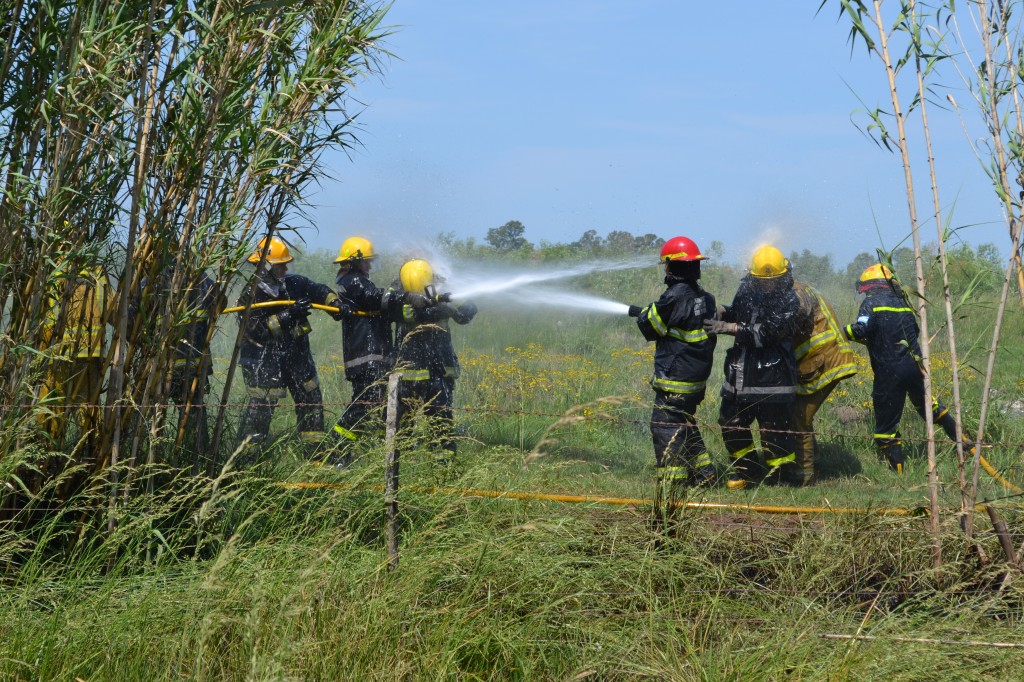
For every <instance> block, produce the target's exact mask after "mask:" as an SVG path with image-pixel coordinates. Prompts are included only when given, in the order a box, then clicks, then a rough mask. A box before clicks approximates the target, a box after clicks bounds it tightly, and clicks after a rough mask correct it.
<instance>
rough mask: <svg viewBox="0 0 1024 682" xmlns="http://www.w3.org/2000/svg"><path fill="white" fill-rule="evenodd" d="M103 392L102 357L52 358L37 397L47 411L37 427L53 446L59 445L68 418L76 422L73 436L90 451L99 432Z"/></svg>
mask: <svg viewBox="0 0 1024 682" xmlns="http://www.w3.org/2000/svg"><path fill="white" fill-rule="evenodd" d="M102 392H103V358H98V357H97V358H67V359H61V358H55V359H53V360H52V361H51V362H50V366H49V369H48V370H47V372H46V377H45V378H44V380H43V385H42V386H41V387H40V389H39V398H40V401H45V402H46V403H47V404H48V406H49V408H50V410H51V412H52V413H51V414H49V415H46V416H43V417H40V423H39V427H40V429H41V430H42V431H43V432H44V433H45V434H46V435H47V436H48V437H49V438H50V440H51V441H52V443H53V444H54V446H55V447H57V448H58V449H60V448H61V447H62V446H63V443H64V438H65V436H66V434H67V431H68V425H69V424H70V423H71V420H72V418H74V419H75V423H76V424H77V426H78V433H77V434H76V438H78V439H79V441H80V442H81V443H82V444H83V445H84V446H85V447H86V450H87V451H91V449H92V443H93V442H94V441H95V439H96V436H97V435H98V433H99V428H100V419H101V416H102V410H101V407H100V404H99V402H100V395H101V394H102Z"/></svg>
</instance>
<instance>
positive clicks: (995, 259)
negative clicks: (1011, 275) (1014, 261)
mask: <svg viewBox="0 0 1024 682" xmlns="http://www.w3.org/2000/svg"><path fill="white" fill-rule="evenodd" d="M978 258H980V259H981V260H983V261H985V262H986V263H989V264H991V265H993V266H995V267H997V268H1000V269H1001V268H1002V267H1003V257H1002V256H1001V255H1000V254H999V247H998V246H996V245H995V244H992V243H989V242H986V243H984V244H979V245H978Z"/></svg>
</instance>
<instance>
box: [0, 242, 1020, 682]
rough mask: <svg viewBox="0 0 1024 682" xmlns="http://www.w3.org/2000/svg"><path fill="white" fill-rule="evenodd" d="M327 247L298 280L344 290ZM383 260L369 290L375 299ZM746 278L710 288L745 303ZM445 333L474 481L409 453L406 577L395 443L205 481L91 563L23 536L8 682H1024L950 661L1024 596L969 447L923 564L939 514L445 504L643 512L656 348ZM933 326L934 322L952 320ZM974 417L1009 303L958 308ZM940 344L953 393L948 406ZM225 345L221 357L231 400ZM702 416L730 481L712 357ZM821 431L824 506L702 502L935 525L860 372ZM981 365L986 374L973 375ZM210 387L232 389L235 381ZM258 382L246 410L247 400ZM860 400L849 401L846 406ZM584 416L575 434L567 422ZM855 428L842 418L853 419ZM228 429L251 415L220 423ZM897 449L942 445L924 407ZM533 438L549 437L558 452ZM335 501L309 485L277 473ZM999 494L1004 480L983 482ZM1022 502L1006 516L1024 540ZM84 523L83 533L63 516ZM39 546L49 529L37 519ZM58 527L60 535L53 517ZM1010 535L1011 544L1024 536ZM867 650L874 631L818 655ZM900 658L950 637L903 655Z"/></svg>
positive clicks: (719, 274)
mask: <svg viewBox="0 0 1024 682" xmlns="http://www.w3.org/2000/svg"><path fill="white" fill-rule="evenodd" d="M329 260H330V259H329V258H327V257H326V255H325V254H314V255H311V256H309V257H308V258H307V259H306V261H305V262H303V261H302V260H300V261H299V262H298V263H297V264H296V267H295V269H294V271H296V272H300V273H303V274H308V275H310V276H312V277H315V278H317V279H320V280H321V281H325V282H328V283H330V282H331V281H332V280H333V276H332V274H333V273H332V271H331V270H330V267H331V266H330V264H329V262H328V261H329ZM387 268H388V266H387V265H385V266H384V267H382V271H383V272H382V273H376V272H375V273H374V278H375V280H376V281H377V282H378V283H379V284H385V283H386V282H387V281H388V280H389V279H390V276H391V272H390V271H389V270H388V269H387ZM737 277H738V276H737V273H736V272H735V270H734V269H732V268H728V267H720V268H718V269H714V268H712V269H710V270H709V271H708V272H707V273H706V277H705V284H706V285H707V287H708V288H709V289H710V290H711V291H712V292H713V293H714V294H715V295H716V296H717V297H718V298H719V299H720V301H723V302H728V301H729V300H730V299H731V295H732V292H733V291H734V290H735V287H736V283H737ZM660 278H661V275H660V273H659V271H658V270H657V269H656V268H655V267H654V266H651V267H650V268H646V269H640V270H631V271H622V272H616V273H611V274H599V275H598V274H595V275H589V276H586V277H582V278H579V279H578V280H575V281H573V282H572V283H571V286H572V287H574V288H575V289H578V290H582V291H588V292H590V293H593V294H596V295H600V296H604V297H608V298H611V299H614V300H617V301H622V302H626V303H638V304H646V303H649V302H650V301H652V300H655V299H656V298H657V296H658V295H659V293H660V291H661V289H662V285H661V282H660ZM820 284H821V288H822V290H823V291H824V292H825V294H826V296H827V297H828V298H829V299H830V300H831V301H832V303H833V304H834V305H835V307H836V310H837V312H838V314H839V316H840V318H841V319H842V320H843V321H849V320H851V319H852V317H853V315H854V313H855V311H856V306H857V303H858V301H857V299H856V297H855V294H854V292H853V288H852V286H851V283H850V282H849V281H847V279H845V278H843V277H838V276H837V277H836V278H834V280H831V281H827V282H821V283H820ZM479 304H480V313H479V315H478V316H477V318H476V319H475V320H474V321H473V322H472V323H471V324H470V325H468V326H466V327H456V328H455V330H454V338H455V340H456V345H457V350H458V351H459V355H460V358H461V360H462V364H463V375H462V378H461V379H460V381H459V386H458V392H457V402H458V411H457V417H458V421H459V424H460V428H461V432H462V433H463V438H462V441H461V443H460V450H459V458H458V461H457V464H456V465H455V466H454V467H451V468H449V469H439V468H438V467H436V466H435V465H434V464H433V463H432V462H431V459H430V457H429V453H427V452H426V451H425V450H423V449H422V448H417V447H415V446H414V445H413V444H408V443H406V444H404V445H405V447H404V448H403V450H402V484H403V486H404V489H403V491H402V492H401V494H400V496H399V503H400V509H401V512H402V544H401V548H400V564H399V568H398V570H397V571H396V572H393V573H392V572H389V571H388V570H387V566H386V560H385V552H384V537H383V532H384V505H383V498H382V493H381V492H379V491H377V490H374V489H372V488H370V487H369V486H372V485H378V484H380V483H382V482H383V476H384V475H383V463H382V459H383V454H382V453H383V448H382V445H381V444H380V443H374V444H371V445H370V446H368V447H367V448H366V449H365V451H364V452H363V456H362V457H361V458H360V459H359V460H358V461H357V462H356V464H355V465H354V466H353V467H352V468H350V469H348V470H345V471H336V470H334V469H330V468H326V467H316V466H313V465H311V464H309V463H308V462H305V461H304V460H303V459H302V457H301V456H300V454H299V451H298V449H297V448H295V447H294V446H293V442H292V440H291V438H290V429H291V428H292V426H293V424H294V416H293V415H292V414H291V413H290V407H288V406H285V407H283V408H282V409H279V411H278V414H277V416H276V418H275V429H276V434H277V435H279V436H280V439H279V440H278V441H277V444H276V445H275V446H274V448H272V450H271V451H270V452H269V453H268V454H267V458H268V462H267V464H266V465H265V466H264V467H262V468H261V469H259V470H258V471H257V472H256V473H255V474H238V473H237V472H232V471H228V472H226V473H225V474H224V475H223V476H222V477H220V478H218V479H217V480H215V481H202V482H198V483H197V482H188V481H185V480H184V479H176V480H171V479H170V478H169V477H168V476H167V475H162V476H159V477H156V478H154V480H155V481H156V483H155V485H154V487H155V492H154V494H153V495H152V496H148V497H147V496H143V497H141V498H139V499H137V500H134V501H133V502H132V503H131V505H130V506H129V507H127V508H125V509H124V510H123V511H122V512H121V517H120V526H119V529H118V531H117V532H115V533H113V534H112V535H110V536H105V538H104V539H102V540H96V541H94V542H83V543H80V544H79V546H78V548H77V549H76V550H75V551H74V554H73V555H72V556H70V557H69V556H66V555H65V554H62V553H60V552H59V551H55V550H54V549H53V544H54V543H51V544H50V545H49V546H43V545H31V544H29V543H28V539H27V538H25V537H19V536H11V537H3V538H0V547H2V548H3V549H4V553H3V556H4V557H5V559H6V560H8V561H11V560H16V561H17V565H18V568H17V570H15V569H13V568H12V569H11V570H9V571H8V573H7V578H6V580H5V586H4V589H3V591H2V592H0V599H2V608H3V610H4V613H5V617H4V618H3V620H2V621H0V678H3V679H26V680H29V679H62V680H73V679H76V678H80V679H82V680H87V681H89V682H92V681H95V680H125V679H139V680H158V679H159V680H163V679H209V680H220V679H267V680H279V679H460V680H461V679H480V680H483V679H521V680H532V679H553V680H606V679H647V678H649V679H679V680H749V679H758V680H761V679H763V680H776V679H787V680H789V679H829V680H860V679H892V680H931V679H936V678H939V677H941V678H942V679H946V680H960V679H963V680H969V679H992V680H1012V679H1019V678H1020V668H1021V663H1022V662H1024V651H1022V650H1021V649H1019V648H1017V649H1015V648H991V647H981V646H966V645H957V644H955V643H953V644H951V643H948V641H952V642H963V641H966V640H983V641H986V642H1001V643H1012V644H1024V635H1022V634H1021V616H1022V615H1024V614H1022V599H1024V582H1022V580H1024V577H1022V576H1021V575H1020V574H1019V573H1013V574H1012V576H1011V578H1010V579H1009V580H1007V581H1005V582H1004V575H1005V573H1006V568H1005V565H1003V564H1001V563H1000V562H1001V559H1002V554H1001V550H1000V548H999V545H998V543H997V542H996V539H995V537H994V536H993V535H992V534H991V532H990V529H991V527H990V525H989V522H988V517H987V516H986V515H985V514H981V515H980V516H978V517H976V528H977V530H978V545H979V546H980V547H981V548H982V550H983V552H984V558H979V554H978V552H977V550H976V549H975V547H974V546H972V544H971V543H969V542H967V541H966V539H965V537H964V535H963V534H962V533H961V532H960V530H959V525H958V524H959V519H958V517H957V516H956V514H955V510H956V509H957V508H958V506H959V500H960V494H959V490H958V488H957V484H956V466H955V458H954V453H953V450H952V448H951V446H950V445H949V444H948V443H947V442H945V441H944V440H943V439H940V440H939V441H938V452H939V459H940V467H939V479H940V484H941V489H940V497H941V504H942V505H943V507H944V508H945V509H946V510H947V511H946V513H944V515H943V517H942V527H943V559H944V562H945V563H944V566H943V568H942V569H941V570H934V569H932V561H931V554H930V546H929V536H928V535H927V522H926V520H925V518H924V517H922V516H914V515H910V516H891V515H882V514H879V513H875V512H872V511H864V512H860V513H852V514H802V515H767V514H752V513H746V512H743V511H741V510H717V511H696V510H686V511H684V512H682V513H680V514H679V515H678V517H677V518H676V519H675V520H674V522H673V523H672V524H670V527H669V528H667V529H662V528H656V527H654V526H652V523H651V521H650V516H651V514H650V508H648V507H646V506H643V505H625V506H619V505H602V504H594V503H591V504H565V503H557V502H546V501H529V500H509V499H490V498H482V497H476V496H467V495H457V494H452V493H438V492H431V491H430V489H432V488H436V487H446V488H462V489H487V490H499V491H529V492H539V493H564V494H572V495H604V496H613V497H631V498H632V497H636V498H649V497H651V495H652V493H653V487H654V486H653V481H654V470H653V454H652V447H651V443H650V434H649V431H648V424H647V420H648V419H649V411H650V399H651V391H650V389H649V387H648V386H647V379H648V378H649V374H650V364H651V347H650V346H649V345H648V344H646V343H645V342H644V341H643V339H642V337H641V336H640V334H639V333H638V331H637V329H636V327H635V324H634V323H633V321H632V320H630V319H628V318H625V317H624V316H623V317H622V318H618V317H611V316H606V315H596V314H583V313H578V312H573V311H568V310H555V309H549V308H540V309H533V310H528V309H523V308H520V307H517V306H514V305H510V304H509V303H508V302H507V301H502V300H498V299H493V300H488V299H481V300H480V301H479ZM933 307H934V314H935V315H940V314H941V308H939V307H937V306H933ZM961 315H962V319H961V320H960V321H959V325H960V327H959V329H958V332H959V333H960V338H961V339H967V341H965V342H964V347H963V348H962V349H961V352H964V349H965V348H967V347H968V346H975V348H974V349H973V350H972V351H971V353H970V355H969V356H968V357H967V366H965V367H964V372H965V373H966V375H967V376H966V377H965V382H964V390H965V404H966V407H965V409H966V410H967V418H966V422H967V426H968V427H969V428H973V427H974V426H976V422H977V406H978V403H979V400H980V397H981V390H982V389H981V373H980V372H979V371H978V368H983V367H984V362H985V348H986V343H987V341H986V339H987V337H988V334H989V330H988V325H990V324H991V318H992V306H989V305H987V304H986V305H979V304H977V303H975V304H974V305H972V306H970V307H969V309H968V308H967V307H965V308H964V309H963V310H961ZM314 323H315V327H316V328H315V331H314V334H315V339H314V342H315V352H316V354H317V359H318V362H319V365H320V368H321V380H322V384H323V386H324V388H325V402H326V403H328V415H329V416H328V422H329V423H330V422H332V421H333V417H334V416H336V415H337V414H338V413H340V410H341V406H342V404H343V403H344V402H345V401H346V400H347V398H348V395H347V392H346V391H347V385H346V384H345V383H344V381H343V378H342V376H341V372H340V371H339V368H338V367H337V365H339V364H340V331H339V329H338V328H337V326H336V323H334V322H333V321H332V320H330V319H329V318H327V317H326V316H323V317H318V318H316V319H315V320H314ZM1022 333H1024V316H1022V315H1021V312H1020V306H1019V305H1014V306H1011V313H1010V316H1009V317H1008V319H1007V323H1006V328H1005V330H1004V338H1005V339H1007V340H1008V342H1007V343H1005V344H1004V345H1003V348H1002V349H1001V351H1000V357H999V360H998V365H997V366H998V367H999V371H998V380H997V382H996V384H995V386H994V387H993V391H994V393H993V395H994V396H995V398H996V400H995V403H996V405H995V409H994V411H993V414H992V415H991V419H990V426H989V428H988V433H989V434H990V440H992V441H998V442H999V443H1005V444H1006V445H995V446H992V447H990V448H987V449H986V450H985V455H986V457H987V458H988V459H989V460H990V461H991V462H992V463H993V464H994V465H995V466H996V467H997V468H998V469H999V470H1000V471H1002V472H1003V474H1004V475H1005V476H1006V477H1007V478H1008V479H1010V480H1011V481H1013V482H1014V483H1016V484H1017V485H1021V486H1024V470H1022V461H1021V457H1020V452H1021V444H1022V443H1024V417H1022V416H1021V415H1020V414H1018V413H1015V409H1016V408H1015V404H1014V403H1015V401H1016V400H1017V399H1018V398H1017V396H1019V395H1020V394H1021V388H1022V382H1021V377H1022V376H1024V371H1022V370H1024V362H1022V358H1021V348H1022V346H1021V345H1020V342H1019V339H1020V338H1021V337H1022ZM944 339H945V335H944V333H940V334H938V335H937V337H936V343H937V346H938V348H937V349H936V350H935V357H934V360H935V364H936V368H935V372H934V377H935V379H934V380H935V384H936V386H937V389H938V392H939V395H940V397H943V396H947V397H948V395H949V392H950V390H949V381H950V378H949V377H950V375H949V362H948V353H946V352H945V347H944V346H945V344H944ZM232 341H233V337H232V336H231V327H230V325H226V326H225V333H224V334H223V335H221V336H220V337H218V339H217V342H216V347H215V354H216V355H217V357H218V358H219V361H218V364H217V376H218V377H219V378H220V379H219V380H222V377H223V371H224V367H225V363H226V359H225V358H226V356H227V355H228V354H229V352H230V346H231V343H232ZM729 345H730V341H729V340H728V339H724V340H723V341H722V343H721V344H720V347H719V355H718V362H717V365H716V371H715V373H714V374H713V375H712V380H711V382H710V386H711V388H710V389H709V394H708V398H707V400H706V401H705V403H704V404H703V406H702V408H701V410H700V413H699V415H698V416H699V418H700V420H701V422H702V424H703V425H704V429H703V430H704V435H705V438H706V440H707V442H708V446H709V448H710V451H711V453H712V456H713V458H714V459H715V461H716V463H717V464H718V465H719V467H721V468H722V469H723V470H724V466H725V464H726V457H725V451H724V448H723V446H722V442H721V438H720V435H719V434H718V431H717V427H716V425H715V422H716V419H717V409H718V402H719V401H718V397H717V388H718V386H719V384H720V380H721V379H720V376H721V357H722V355H724V351H725V349H726V348H727V347H728V346H729ZM863 359H864V363H863V365H864V367H863V371H862V372H861V374H860V375H859V376H858V377H856V378H853V379H851V380H849V381H846V382H844V384H843V385H842V387H841V389H840V390H838V391H836V393H835V394H834V395H833V397H832V399H831V400H830V402H829V403H828V404H826V406H825V407H824V408H823V409H822V411H821V412H820V413H819V417H818V420H817V428H818V431H819V432H820V433H821V435H820V436H819V447H820V449H821V453H820V454H821V461H820V478H821V480H820V482H819V483H818V484H817V485H815V486H813V487H810V488H807V489H799V490H794V489H789V488H767V487H765V488H758V489H754V490H748V491H743V492H728V491H726V490H725V489H724V488H722V487H719V488H714V489H711V490H707V491H699V492H696V491H695V492H694V493H693V497H692V498H691V500H692V501H704V502H727V503H757V504H764V505H801V506H813V507H833V508H839V507H857V508H862V509H865V510H873V509H880V508H892V507H899V508H906V509H916V508H922V507H926V506H927V499H928V489H927V484H926V471H925V469H926V466H925V461H924V445H923V443H920V442H916V443H914V444H913V445H911V447H910V448H909V449H910V458H911V462H910V466H909V471H908V473H907V475H906V476H905V477H903V478H901V479H898V478H896V477H894V476H893V474H891V473H890V472H889V471H888V469H887V468H886V467H884V466H883V465H881V464H879V463H878V461H877V459H876V456H875V453H874V450H873V445H872V443H871V439H870V435H871V431H872V424H871V415H870V387H871V375H870V368H869V367H868V366H867V362H866V356H864V357H863ZM972 368H973V369H972ZM216 390H219V386H215V391H216ZM242 394H243V392H242V391H241V386H240V382H239V385H237V386H235V387H234V393H233V395H235V396H237V401H236V400H235V399H234V398H232V402H238V401H241V400H242ZM840 408H845V409H843V410H840ZM570 411H572V414H573V415H574V416H576V417H579V418H578V419H565V416H566V415H567V413H569V412H570ZM841 415H842V417H843V418H842V419H840V416H841ZM229 417H230V421H231V422H234V420H236V419H237V409H235V408H232V410H229ZM903 432H904V434H905V436H906V437H907V439H908V441H909V440H911V439H914V438H920V437H922V435H923V425H922V423H921V420H920V419H918V417H917V416H916V415H915V414H913V413H912V410H910V409H909V407H908V414H907V415H906V418H905V421H904V424H903ZM542 440H543V442H542ZM314 481H315V482H324V483H330V484H340V487H328V488H323V489H301V490H296V489H291V488H284V487H281V486H280V485H278V484H279V483H280V482H314ZM982 489H983V493H984V495H987V496H989V497H991V498H997V497H1000V498H1001V497H1004V496H1006V495H1007V494H1008V492H1009V491H1007V490H1006V489H1005V488H1003V487H1002V486H1001V485H999V484H997V483H996V482H994V481H993V480H992V479H991V478H989V477H988V476H986V475H985V474H984V473H982ZM1015 503H1016V500H1015V499H1013V498H1011V499H1003V500H1001V501H1000V502H999V503H998V504H999V511H1000V514H1001V515H1002V516H1003V517H1004V518H1005V519H1006V520H1007V521H1008V523H1009V526H1010V528H1011V530H1012V529H1014V528H1019V527H1020V523H1021V521H1022V517H1021V515H1020V514H1019V512H1017V511H1016V508H1015V506H1014V504H1015ZM64 511H65V515H64V518H65V519H66V518H68V516H69V515H71V516H73V514H74V510H73V509H65V510H64ZM43 525H44V526H45V524H43ZM49 527H50V528H51V529H52V530H53V531H54V532H58V531H59V530H60V529H61V528H62V526H61V525H60V524H59V523H58V522H53V523H52V524H51V525H50V526H49ZM1017 542H1018V545H1019V538H1018V539H1017ZM830 634H834V635H852V634H863V635H870V636H873V637H877V638H878V639H875V640H871V641H860V642H854V641H850V640H839V639H828V638H825V637H823V636H824V635H830ZM900 638H919V639H920V638H924V639H935V640H944V641H947V643H929V642H907V641H900Z"/></svg>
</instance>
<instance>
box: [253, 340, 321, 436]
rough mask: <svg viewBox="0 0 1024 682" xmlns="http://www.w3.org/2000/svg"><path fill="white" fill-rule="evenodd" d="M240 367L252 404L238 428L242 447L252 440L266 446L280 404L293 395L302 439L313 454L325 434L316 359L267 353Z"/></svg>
mask: <svg viewBox="0 0 1024 682" xmlns="http://www.w3.org/2000/svg"><path fill="white" fill-rule="evenodd" d="M240 364H241V365H242V376H243V378H244V379H245V388H246V392H247V393H248V395H249V402H248V404H246V406H245V411H244V412H243V413H242V420H241V423H240V424H239V427H238V441H239V444H241V443H243V442H244V441H245V439H246V438H248V439H249V443H250V444H251V445H253V446H256V447H264V446H266V445H267V442H268V439H269V437H270V420H271V418H272V417H273V414H274V408H275V407H276V406H277V401H278V400H280V399H281V398H284V397H285V395H286V394H287V393H291V395H292V400H294V401H295V418H296V422H297V424H296V426H297V428H298V431H299V437H300V438H301V439H302V441H303V443H304V444H305V445H306V446H307V450H308V451H309V452H310V454H312V453H313V452H314V451H315V450H316V448H317V447H318V446H319V444H320V442H321V441H322V440H323V433H324V405H323V402H324V400H323V394H322V393H321V391H320V379H319V377H318V376H317V372H316V364H315V363H314V362H313V356H312V355H311V354H310V353H309V352H308V351H305V352H301V353H287V352H265V353H263V354H262V355H260V356H258V357H256V358H254V359H247V358H243V359H242V361H241V363H240Z"/></svg>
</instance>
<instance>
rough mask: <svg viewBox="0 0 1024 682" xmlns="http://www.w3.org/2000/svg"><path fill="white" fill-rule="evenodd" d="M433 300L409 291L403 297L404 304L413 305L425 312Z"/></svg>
mask: <svg viewBox="0 0 1024 682" xmlns="http://www.w3.org/2000/svg"><path fill="white" fill-rule="evenodd" d="M431 302H432V301H431V300H430V299H429V298H427V297H426V296H424V295H423V294H418V293H416V292H414V291H407V292H405V295H403V296H402V303H404V304H406V305H411V306H412V307H413V308H415V309H416V310H423V309H424V308H426V307H428V306H429V305H430V304H431Z"/></svg>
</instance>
